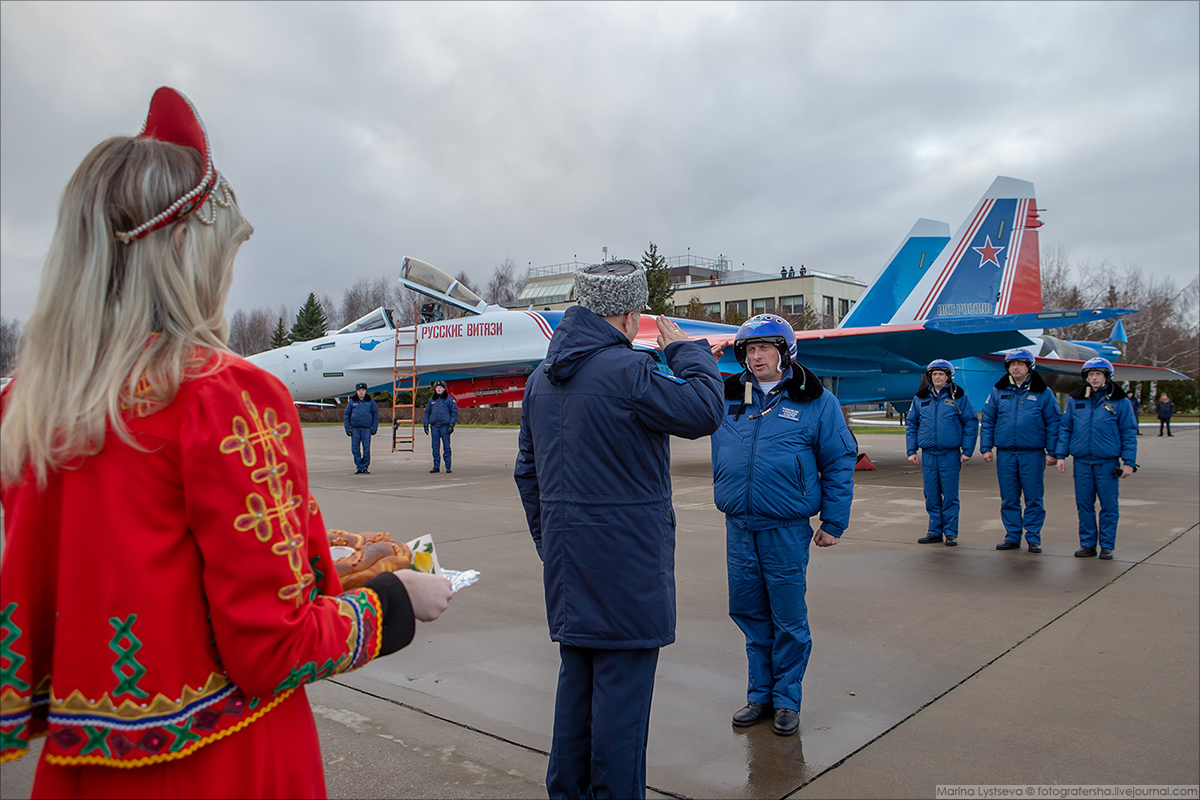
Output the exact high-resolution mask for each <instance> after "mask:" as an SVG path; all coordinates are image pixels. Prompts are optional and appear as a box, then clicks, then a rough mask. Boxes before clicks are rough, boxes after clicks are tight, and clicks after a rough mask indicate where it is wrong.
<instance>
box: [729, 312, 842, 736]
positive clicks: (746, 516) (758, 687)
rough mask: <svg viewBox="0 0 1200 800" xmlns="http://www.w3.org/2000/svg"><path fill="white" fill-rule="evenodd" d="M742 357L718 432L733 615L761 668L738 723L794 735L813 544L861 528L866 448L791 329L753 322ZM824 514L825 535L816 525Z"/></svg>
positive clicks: (740, 348) (744, 332)
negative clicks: (858, 465) (858, 513)
mask: <svg viewBox="0 0 1200 800" xmlns="http://www.w3.org/2000/svg"><path fill="white" fill-rule="evenodd" d="M722 349H723V346H717V347H714V348H713V352H714V354H715V355H717V356H718V357H720V351H721V350H722ZM733 349H734V355H735V356H736V357H737V361H738V363H739V364H741V365H742V367H744V371H743V372H742V373H741V374H740V375H734V376H732V377H730V378H729V379H727V380H726V381H725V417H724V421H723V422H722V424H721V427H720V428H718V429H717V432H716V433H714V434H713V435H712V468H713V495H714V499H715V501H716V505H717V508H719V509H720V510H721V511H723V512H724V513H725V532H726V563H727V569H728V579H729V616H730V617H732V618H733V621H734V622H735V623H737V626H738V627H739V628H740V629H741V631H742V633H743V634H744V635H745V637H746V656H747V660H748V664H749V680H748V683H747V690H746V699H747V703H746V706H745V707H744V708H742V709H740V710H739V711H738V712H737V713H735V714H734V715H733V724H734V725H735V726H738V727H749V726H751V725H754V724H756V723H758V722H759V721H761V720H764V719H767V718H769V717H770V718H772V720H773V726H772V727H773V730H774V732H775V733H776V734H778V735H780V736H791V735H793V734H795V733H796V732H797V731H798V730H799V727H800V717H799V712H800V704H801V696H802V691H801V681H802V680H803V678H804V672H805V669H806V668H807V666H808V659H809V654H810V652H811V650H812V637H811V635H810V633H809V627H808V606H807V605H806V603H805V599H804V595H805V589H806V585H807V582H806V574H805V573H806V571H807V567H808V556H809V545H810V543H813V544H816V545H817V547H829V546H830V545H835V544H837V542H838V539H839V538H840V537H841V535H842V533H843V532H844V531H845V530H846V527H847V525H849V523H850V503H851V501H852V500H853V496H854V462H855V455H856V452H857V446H856V444H855V442H854V437H853V436H852V435H851V434H850V429H849V428H847V427H846V420H845V417H844V416H843V415H842V410H841V406H840V404H839V403H838V401H837V398H836V397H834V396H833V394H831V393H830V392H828V391H826V390H825V388H824V387H823V386H822V385H821V380H820V378H818V377H817V376H816V375H814V374H813V373H812V372H811V371H810V370H808V369H806V368H805V367H804V366H803V365H801V364H800V363H799V362H797V361H796V333H795V331H793V330H792V327H791V325H789V324H788V323H787V322H786V321H785V320H783V319H782V318H780V317H777V316H775V315H774V314H759V315H758V316H755V317H751V318H750V319H748V320H746V322H745V323H744V324H743V325H742V326H741V327H740V328H739V329H738V332H737V335H736V337H735V338H734V344H733ZM817 514H819V515H820V519H821V523H820V528H819V530H817V532H816V533H815V534H814V533H813V529H812V526H811V525H810V524H809V518H810V517H812V516H814V515H817Z"/></svg>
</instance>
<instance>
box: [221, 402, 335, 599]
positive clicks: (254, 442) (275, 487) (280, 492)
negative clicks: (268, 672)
mask: <svg viewBox="0 0 1200 800" xmlns="http://www.w3.org/2000/svg"><path fill="white" fill-rule="evenodd" d="M242 405H243V406H245V408H246V413H247V414H248V416H249V420H247V419H246V418H245V417H242V416H235V417H234V418H233V433H232V434H231V435H229V436H226V437H225V438H224V439H222V440H221V452H222V453H224V454H225V455H232V454H234V453H236V454H238V456H239V457H240V458H241V460H242V464H243V465H244V466H247V467H257V468H256V469H254V470H253V471H252V472H251V473H250V479H251V480H252V481H254V482H255V483H258V484H265V485H266V489H267V492H268V494H269V495H270V496H269V497H268V496H265V495H263V494H261V493H257V492H254V493H251V494H248V495H246V513H245V514H239V515H238V517H237V518H236V519H235V520H234V521H233V526H234V527H235V528H236V529H237V530H239V531H243V532H246V531H253V532H254V536H255V538H256V539H258V541H260V542H263V543H266V542H269V541H271V540H272V539H277V538H278V539H279V540H278V541H276V542H275V543H274V544H273V545H271V552H272V553H274V554H275V555H277V556H284V557H285V558H287V561H288V567H289V568H290V569H291V570H292V575H294V576H295V578H296V582H295V583H294V584H291V585H290V586H285V587H284V588H282V589H280V590H279V597H280V598H281V599H283V600H290V601H294V602H295V603H296V607H297V608H299V606H300V603H301V602H302V601H303V599H304V590H305V589H307V588H308V587H309V586H311V585H312V583H313V581H314V580H315V578H314V577H313V574H312V573H311V572H308V571H306V570H305V563H304V537H303V536H302V535H301V534H300V525H299V520H298V519H297V517H296V512H297V509H299V508H300V507H301V506H302V505H304V500H303V499H302V498H301V497H300V496H299V495H297V494H294V493H293V491H292V489H293V484H292V481H290V480H288V479H287V477H286V476H287V471H288V465H287V463H286V462H285V461H283V460H281V459H280V457H279V456H280V454H282V455H283V456H285V457H286V456H287V454H288V450H287V445H286V444H285V442H284V439H285V438H286V437H287V436H288V435H289V434H290V433H291V425H290V424H289V423H286V422H279V421H278V417H277V416H276V414H275V409H273V408H268V409H267V410H266V411H264V412H263V413H262V415H261V416H259V413H258V408H257V407H256V406H255V405H254V401H253V400H251V399H250V393H249V392H246V391H243V392H242ZM260 448H261V450H262V458H261V466H259V463H260V459H259V449H260ZM276 524H278V530H279V537H276V535H275V530H276Z"/></svg>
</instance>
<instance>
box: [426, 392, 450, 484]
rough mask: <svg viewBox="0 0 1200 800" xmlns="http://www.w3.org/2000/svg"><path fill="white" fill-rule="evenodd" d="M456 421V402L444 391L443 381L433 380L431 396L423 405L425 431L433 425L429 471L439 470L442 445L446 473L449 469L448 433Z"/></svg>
mask: <svg viewBox="0 0 1200 800" xmlns="http://www.w3.org/2000/svg"><path fill="white" fill-rule="evenodd" d="M456 422H458V403H456V402H454V398H453V397H451V396H450V393H449V392H448V391H446V382H445V381H434V382H433V397H430V398H429V402H428V403H427V404H426V405H425V425H424V426H423V427H424V428H425V433H426V434H428V433H429V427H430V426H431V425H432V426H433V469H431V470H429V471H430V472H441V471H442V468H441V462H442V453H441V450H442V445H445V448H446V473H447V474H449V473H450V472H451V471H452V470H451V469H450V434H452V433H454V425H455V423H456Z"/></svg>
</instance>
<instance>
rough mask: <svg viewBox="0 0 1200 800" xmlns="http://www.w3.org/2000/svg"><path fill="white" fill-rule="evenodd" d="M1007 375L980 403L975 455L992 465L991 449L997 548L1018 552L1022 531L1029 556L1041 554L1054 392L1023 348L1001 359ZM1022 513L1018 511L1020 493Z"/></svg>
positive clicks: (1056, 419)
mask: <svg viewBox="0 0 1200 800" xmlns="http://www.w3.org/2000/svg"><path fill="white" fill-rule="evenodd" d="M1004 367H1005V370H1006V371H1007V372H1008V374H1007V375H1005V376H1004V377H1003V378H1001V379H1000V380H998V381H996V385H995V387H994V388H993V389H992V391H991V394H989V395H988V399H987V401H986V402H985V403H984V404H983V420H982V422H981V424H980V426H979V452H980V453H981V454H982V455H983V460H984V461H987V462H991V460H992V447H993V446H994V447H995V448H996V454H995V458H996V479H997V480H998V481H999V482H1000V521H1001V522H1003V523H1004V541H1003V542H1001V543H1000V544H998V545H996V549H997V550H1020V549H1021V532H1022V531H1024V532H1025V543H1026V544H1027V545H1029V552H1031V553H1040V552H1042V523H1043V522H1045V520H1046V510H1045V508H1044V507H1043V506H1042V495H1043V489H1044V478H1045V475H1046V467H1047V466H1052V465H1053V464H1054V462H1055V458H1054V453H1055V445H1056V444H1057V443H1058V426H1059V424H1060V422H1061V419H1060V416H1061V415H1060V414H1059V413H1058V403H1057V402H1055V400H1054V392H1052V391H1050V389H1049V387H1047V386H1046V382H1045V381H1043V380H1042V378H1041V376H1040V375H1038V374H1037V372H1035V370H1036V369H1037V364H1036V362H1035V361H1034V358H1033V354H1032V353H1030V352H1029V351H1028V350H1024V349H1021V350H1013V351H1012V352H1011V353H1009V354H1008V355H1006V356H1005V357H1004ZM1022 494H1024V495H1025V513H1024V514H1022V513H1021V495H1022Z"/></svg>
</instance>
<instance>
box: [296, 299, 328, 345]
mask: <svg viewBox="0 0 1200 800" xmlns="http://www.w3.org/2000/svg"><path fill="white" fill-rule="evenodd" d="M328 325H329V321H328V320H327V319H326V318H325V311H324V310H323V309H322V308H321V304H320V303H319V302H317V296H316V295H315V294H313V293H312V292H309V293H308V299H307V300H305V301H304V305H303V306H301V307H300V311H299V312H298V313H297V314H296V322H295V323H294V324H293V325H292V341H293V342H307V341H311V340H312V339H319V338H321V337H322V336H324V335H325V328H326V327H327V326H328Z"/></svg>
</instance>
